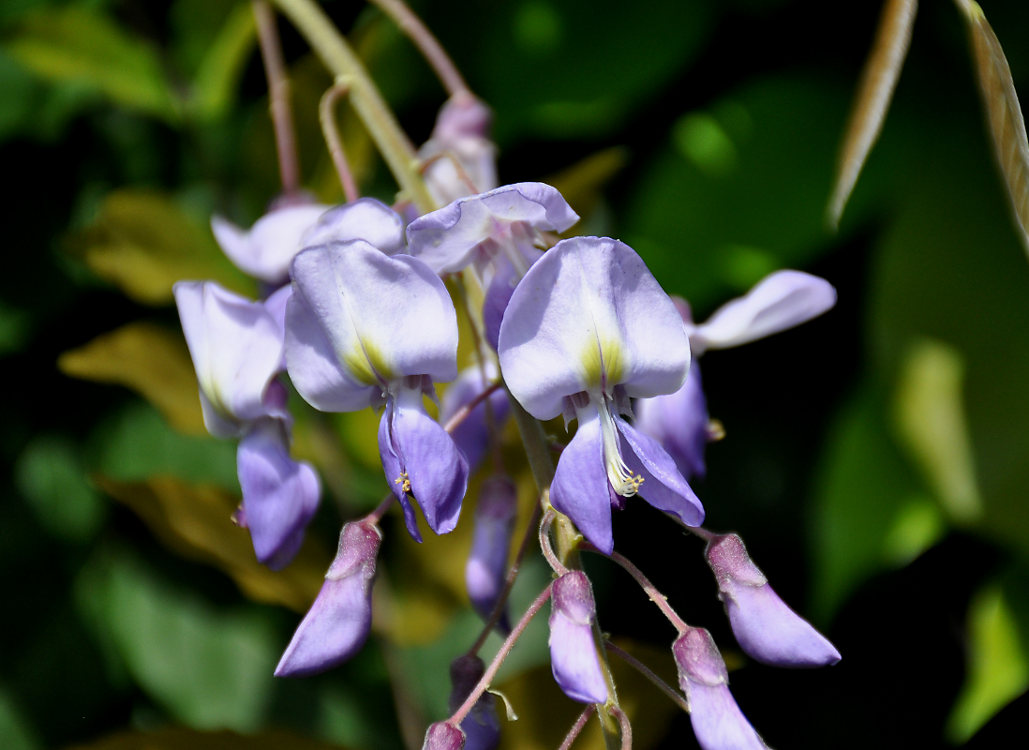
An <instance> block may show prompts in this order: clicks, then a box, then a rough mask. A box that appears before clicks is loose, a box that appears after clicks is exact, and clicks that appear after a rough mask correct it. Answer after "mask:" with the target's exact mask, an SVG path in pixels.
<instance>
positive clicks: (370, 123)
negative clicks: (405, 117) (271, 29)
mask: <svg viewBox="0 0 1029 750" xmlns="http://www.w3.org/2000/svg"><path fill="white" fill-rule="evenodd" d="M271 1H272V2H274V3H275V5H277V6H278V7H279V9H280V10H281V11H282V13H283V15H285V16H286V17H287V18H289V20H290V22H291V23H292V24H293V25H294V26H295V27H296V29H297V31H298V32H299V33H300V34H301V36H303V37H304V38H305V39H306V40H307V43H308V44H310V45H311V49H312V50H314V52H315V54H316V55H317V56H318V57H319V58H320V59H321V61H322V63H323V64H324V65H325V67H326V68H328V69H329V71H331V72H332V74H333V75H334V76H336V83H343V84H345V85H348V86H349V87H350V92H351V93H350V99H351V101H352V102H353V104H354V109H355V110H357V114H358V115H359V116H360V117H361V120H362V121H363V122H364V124H365V127H367V128H368V132H369V134H370V135H371V137H372V139H373V140H374V141H375V145H376V146H377V147H378V149H379V152H380V153H381V154H382V157H383V158H384V159H385V160H386V164H387V165H388V166H389V168H390V171H391V172H392V173H393V176H394V177H395V178H396V180H397V182H398V183H399V185H400V188H401V189H402V190H403V191H405V192H406V193H407V195H408V197H410V199H411V200H412V201H413V202H414V204H415V205H416V206H417V207H418V209H419V210H420V211H422V212H423V213H424V212H428V211H431V210H433V209H435V208H436V202H435V201H434V200H433V198H432V196H431V195H430V194H429V190H428V188H427V187H426V185H425V180H423V179H422V176H421V174H420V173H419V168H418V167H419V165H418V157H417V156H416V154H415V151H414V147H413V146H412V145H411V142H410V141H409V140H408V138H407V135H405V134H404V131H403V130H401V129H400V126H399V125H398V124H397V121H396V118H394V117H393V113H392V112H391V111H390V109H389V107H388V106H387V105H386V102H385V101H384V100H383V98H382V94H380V93H379V90H378V88H377V87H376V86H375V84H374V82H373V81H372V80H371V77H370V76H369V75H368V71H367V70H365V67H364V65H362V63H361V61H360V59H358V57H357V54H356V53H355V52H354V50H353V49H352V48H351V47H350V45H349V44H348V43H347V41H346V39H344V38H343V36H342V35H341V34H340V33H339V31H338V30H337V29H336V27H335V25H334V24H333V23H332V21H331V20H329V17H328V16H326V15H325V11H323V10H322V9H321V7H319V6H318V4H317V3H315V2H314V0H271Z"/></svg>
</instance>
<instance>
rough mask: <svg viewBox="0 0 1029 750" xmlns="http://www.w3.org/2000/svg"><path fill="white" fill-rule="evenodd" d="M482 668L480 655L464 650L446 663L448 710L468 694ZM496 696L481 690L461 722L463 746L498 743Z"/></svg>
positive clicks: (476, 748) (475, 749)
mask: <svg viewBox="0 0 1029 750" xmlns="http://www.w3.org/2000/svg"><path fill="white" fill-rule="evenodd" d="M485 671H486V668H485V665H483V663H482V659H480V658H479V657H478V656H474V655H470V654H465V655H464V656H459V657H458V658H456V659H454V661H452V662H451V663H450V683H451V685H452V686H453V688H452V689H451V691H450V710H451V711H456V710H457V709H458V708H459V707H460V706H461V704H462V703H464V701H465V699H466V698H467V697H468V696H469V695H470V694H471V692H472V690H473V689H474V688H475V686H476V685H478V684H479V680H481V679H482V675H483V673H484V672H485ZM495 703H496V698H494V697H493V695H492V694H491V693H489V692H484V693H483V694H482V695H481V696H479V699H478V700H477V701H476V702H475V705H474V706H472V710H471V711H469V712H468V715H467V716H465V718H464V721H462V722H461V731H463V732H464V734H465V744H464V747H465V750H493V748H495V747H496V746H497V745H499V744H500V721H499V720H498V719H497V710H496V706H495Z"/></svg>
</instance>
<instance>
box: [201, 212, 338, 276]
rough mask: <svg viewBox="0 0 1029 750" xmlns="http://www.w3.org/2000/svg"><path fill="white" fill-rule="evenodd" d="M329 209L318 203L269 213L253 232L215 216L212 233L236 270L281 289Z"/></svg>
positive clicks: (252, 228)
mask: <svg viewBox="0 0 1029 750" xmlns="http://www.w3.org/2000/svg"><path fill="white" fill-rule="evenodd" d="M327 208H329V207H328V206H323V205H320V204H316V203H301V204H295V203H294V204H291V205H287V206H284V207H282V208H278V209H273V210H272V211H269V212H268V213H267V214H265V215H264V216H262V217H261V218H260V219H258V220H257V222H256V223H255V224H254V226H253V227H251V228H250V229H249V230H246V229H242V228H241V227H238V226H236V225H235V224H233V223H232V222H231V221H228V220H227V219H223V218H222V217H220V216H214V217H213V218H212V219H211V231H213V232H214V238H215V239H216V240H217V241H218V244H219V245H221V248H222V250H223V251H224V252H225V254H226V255H227V256H228V257H229V260H231V261H232V262H233V263H235V264H236V266H238V267H239V268H240V269H241V270H243V271H245V272H246V273H248V274H249V275H251V276H253V277H254V278H257V279H261V280H262V281H267V282H268V283H270V284H276V285H277V284H280V283H282V282H284V281H285V280H286V274H287V272H288V271H289V264H290V261H292V260H293V256H294V255H296V254H297V253H298V252H300V249H301V248H302V247H303V245H302V244H301V238H302V237H303V235H304V233H305V232H306V231H307V230H308V228H310V227H311V226H312V225H313V224H314V223H315V222H316V221H317V220H318V217H319V216H321V215H322V213H323V212H324V211H325V210H326V209H327Z"/></svg>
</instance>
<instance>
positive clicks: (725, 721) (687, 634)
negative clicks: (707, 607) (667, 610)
mask: <svg viewBox="0 0 1029 750" xmlns="http://www.w3.org/2000/svg"><path fill="white" fill-rule="evenodd" d="M672 654H673V656H674V657H675V664H676V666H677V667H678V669H679V687H680V688H681V689H682V691H683V693H684V694H685V695H686V702H687V703H689V706H690V723H692V724H693V733H694V734H695V735H696V736H697V742H698V743H699V744H700V746H701V747H702V748H703V749H704V750H767V747H768V746H767V745H766V744H765V743H764V741H762V739H761V738H760V737H759V736H758V734H757V732H755V731H754V727H752V726H751V725H750V722H749V721H747V717H745V716H744V715H743V712H742V711H740V707H739V706H738V705H736V699H735V698H733V697H732V693H731V692H729V673H728V672H727V671H726V669H725V662H724V661H722V655H721V654H720V653H718V648H717V647H716V646H715V642H714V640H713V639H712V638H711V634H710V633H708V632H707V631H706V630H704V629H703V628H687V629H686V631H684V632H683V633H682V634H681V635H680V636H679V637H678V638H677V639H676V640H675V643H673V644H672Z"/></svg>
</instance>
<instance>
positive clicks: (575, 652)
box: [550, 570, 608, 703]
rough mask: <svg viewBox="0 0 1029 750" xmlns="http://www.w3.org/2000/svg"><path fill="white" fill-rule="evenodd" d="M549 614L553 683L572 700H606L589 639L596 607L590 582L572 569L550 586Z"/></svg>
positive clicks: (595, 654)
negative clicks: (550, 606) (551, 588)
mask: <svg viewBox="0 0 1029 750" xmlns="http://www.w3.org/2000/svg"><path fill="white" fill-rule="evenodd" d="M552 586H553V590H552V592H551V605H552V609H551V611H550V666H551V669H552V671H553V673H554V680H555V681H556V682H557V684H558V685H560V686H561V690H563V691H564V693H565V695H567V696H568V697H569V698H571V699H572V700H577V701H579V702H580V703H604V702H605V701H607V695H608V692H607V682H606V681H605V679H604V672H603V670H602V669H601V668H600V657H599V656H598V655H597V646H596V643H595V642H594V640H593V623H594V621H595V620H596V619H597V607H596V604H595V603H594V601H593V587H592V586H591V585H590V579H589V578H587V577H586V574H585V573H583V572H582V571H581V570H572V571H569V572H567V573H565V574H564V575H562V576H561V577H560V578H558V579H557V580H556V581H554V583H553V584H552Z"/></svg>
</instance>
